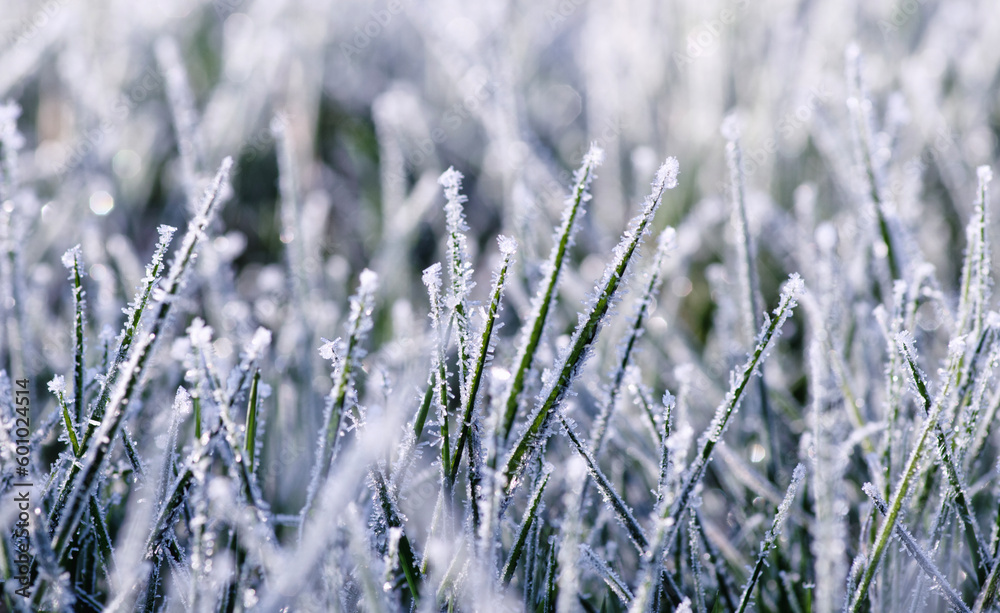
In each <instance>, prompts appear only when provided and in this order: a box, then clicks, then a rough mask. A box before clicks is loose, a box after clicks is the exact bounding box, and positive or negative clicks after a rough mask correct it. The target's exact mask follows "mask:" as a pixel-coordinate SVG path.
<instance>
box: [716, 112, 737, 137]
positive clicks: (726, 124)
mask: <svg viewBox="0 0 1000 613" xmlns="http://www.w3.org/2000/svg"><path fill="white" fill-rule="evenodd" d="M719 131H720V132H722V138H724V139H726V140H727V141H730V142H732V141H735V140H739V138H740V121H739V119H738V118H737V117H736V113H730V114H729V115H726V118H725V119H723V120H722V126H721V127H720V130H719Z"/></svg>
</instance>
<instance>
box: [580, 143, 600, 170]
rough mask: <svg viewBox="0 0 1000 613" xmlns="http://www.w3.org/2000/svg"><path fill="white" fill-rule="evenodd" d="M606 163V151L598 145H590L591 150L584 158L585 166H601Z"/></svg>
mask: <svg viewBox="0 0 1000 613" xmlns="http://www.w3.org/2000/svg"><path fill="white" fill-rule="evenodd" d="M603 163H604V149H602V148H601V146H600V145H598V144H597V143H590V149H588V150H587V153H586V154H585V155H584V156H583V165H584V166H600V165H601V164H603Z"/></svg>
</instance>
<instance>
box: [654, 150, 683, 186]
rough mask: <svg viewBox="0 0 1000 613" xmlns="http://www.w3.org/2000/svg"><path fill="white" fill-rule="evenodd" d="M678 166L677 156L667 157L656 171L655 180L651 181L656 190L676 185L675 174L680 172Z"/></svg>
mask: <svg viewBox="0 0 1000 613" xmlns="http://www.w3.org/2000/svg"><path fill="white" fill-rule="evenodd" d="M680 168H681V167H680V163H679V162H678V161H677V158H675V157H673V156H671V157H668V158H667V159H666V161H664V162H663V165H662V166H660V169H659V170H657V171H656V181H654V182H653V186H654V188H655V189H656V191H662V190H663V189H673V188H675V187H677V175H678V173H680Z"/></svg>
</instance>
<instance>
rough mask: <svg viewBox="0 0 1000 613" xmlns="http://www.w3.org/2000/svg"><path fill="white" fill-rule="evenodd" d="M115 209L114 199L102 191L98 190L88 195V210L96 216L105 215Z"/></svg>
mask: <svg viewBox="0 0 1000 613" xmlns="http://www.w3.org/2000/svg"><path fill="white" fill-rule="evenodd" d="M113 208H115V199H114V197H113V196H112V195H111V194H109V193H108V192H106V191H104V190H98V191H96V192H94V193H93V194H91V195H90V210H91V211H93V212H94V213H95V214H96V215H107V214H108V213H110V212H111V209H113Z"/></svg>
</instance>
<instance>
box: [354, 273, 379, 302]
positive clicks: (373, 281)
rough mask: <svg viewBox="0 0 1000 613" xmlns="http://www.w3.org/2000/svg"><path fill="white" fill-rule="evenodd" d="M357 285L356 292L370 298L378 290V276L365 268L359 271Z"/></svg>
mask: <svg viewBox="0 0 1000 613" xmlns="http://www.w3.org/2000/svg"><path fill="white" fill-rule="evenodd" d="M358 284H359V289H358V291H359V292H360V293H361V294H365V295H366V296H371V295H373V294H374V293H375V292H376V291H377V290H378V275H377V274H376V273H374V272H373V271H371V270H368V269H367V268H366V269H364V270H362V271H361V275H360V276H359V277H358Z"/></svg>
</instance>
